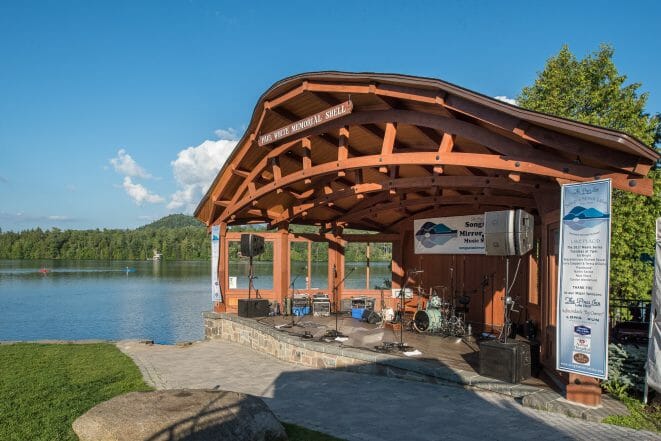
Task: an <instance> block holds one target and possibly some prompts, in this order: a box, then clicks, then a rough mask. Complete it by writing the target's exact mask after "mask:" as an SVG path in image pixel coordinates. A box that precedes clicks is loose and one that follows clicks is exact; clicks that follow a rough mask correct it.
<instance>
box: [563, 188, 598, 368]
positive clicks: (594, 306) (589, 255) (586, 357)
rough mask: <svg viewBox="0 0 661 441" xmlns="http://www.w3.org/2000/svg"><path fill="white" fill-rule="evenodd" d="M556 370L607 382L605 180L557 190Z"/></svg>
mask: <svg viewBox="0 0 661 441" xmlns="http://www.w3.org/2000/svg"><path fill="white" fill-rule="evenodd" d="M561 200H562V202H561V214H560V218H561V222H560V255H559V258H558V264H559V270H558V308H557V309H558V317H557V328H556V341H557V342H558V343H557V353H556V363H557V366H556V368H557V369H558V370H559V371H565V372H573V373H576V374H582V375H588V376H590V377H596V378H602V379H606V378H607V377H608V282H609V280H608V271H609V267H610V230H611V216H610V214H611V181H610V179H606V180H600V181H593V182H586V183H581V184H567V185H563V186H562V199H561Z"/></svg>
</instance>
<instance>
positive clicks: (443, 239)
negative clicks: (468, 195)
mask: <svg viewBox="0 0 661 441" xmlns="http://www.w3.org/2000/svg"><path fill="white" fill-rule="evenodd" d="M413 231H414V240H415V245H414V250H415V254H484V214H474V215H470V216H453V217H435V218H430V219H415V220H414V221H413Z"/></svg>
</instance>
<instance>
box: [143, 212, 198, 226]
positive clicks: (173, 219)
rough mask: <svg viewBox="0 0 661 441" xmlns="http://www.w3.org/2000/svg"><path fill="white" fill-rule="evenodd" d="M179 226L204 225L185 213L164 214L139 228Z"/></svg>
mask: <svg viewBox="0 0 661 441" xmlns="http://www.w3.org/2000/svg"><path fill="white" fill-rule="evenodd" d="M181 227H204V224H203V223H202V222H200V221H199V220H197V219H196V218H194V217H193V216H188V215H186V214H171V215H169V216H165V217H163V218H161V219H159V220H157V221H154V222H152V223H150V224H147V225H144V226H142V227H140V228H138V229H139V230H143V229H157V228H181Z"/></svg>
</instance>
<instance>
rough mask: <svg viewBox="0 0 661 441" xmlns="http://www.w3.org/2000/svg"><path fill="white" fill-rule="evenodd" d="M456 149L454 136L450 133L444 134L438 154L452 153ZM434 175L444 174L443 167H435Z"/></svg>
mask: <svg viewBox="0 0 661 441" xmlns="http://www.w3.org/2000/svg"><path fill="white" fill-rule="evenodd" d="M453 148H454V136H453V135H450V134H449V133H443V138H441V143H440V144H439V146H438V154H439V155H440V154H443V153H450V152H451V151H452V149H453ZM434 173H436V174H439V175H441V174H443V166H441V165H437V166H435V167H434Z"/></svg>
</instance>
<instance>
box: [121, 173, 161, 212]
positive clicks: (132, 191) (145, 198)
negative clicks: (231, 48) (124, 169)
mask: <svg viewBox="0 0 661 441" xmlns="http://www.w3.org/2000/svg"><path fill="white" fill-rule="evenodd" d="M122 187H124V190H125V191H126V194H128V195H129V196H130V197H131V199H133V200H134V201H135V203H136V204H138V205H142V204H143V203H144V202H147V203H150V204H158V203H161V202H164V201H165V199H163V197H161V196H159V195H157V194H154V193H150V192H149V190H147V189H146V188H145V187H144V186H143V185H142V184H136V183H134V182H133V181H132V180H131V177H130V176H124V183H123V184H122Z"/></svg>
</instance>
